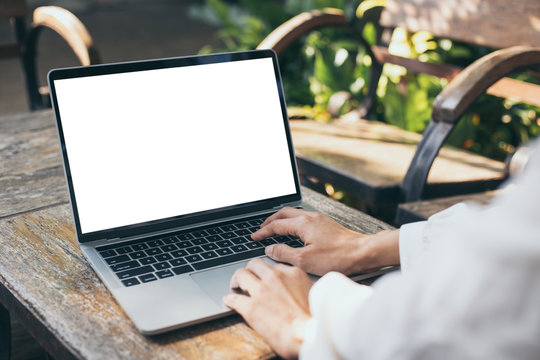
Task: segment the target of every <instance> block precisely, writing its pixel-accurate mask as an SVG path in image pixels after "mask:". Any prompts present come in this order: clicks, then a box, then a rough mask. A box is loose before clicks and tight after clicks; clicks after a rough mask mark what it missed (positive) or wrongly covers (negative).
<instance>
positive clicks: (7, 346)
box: [0, 304, 11, 360]
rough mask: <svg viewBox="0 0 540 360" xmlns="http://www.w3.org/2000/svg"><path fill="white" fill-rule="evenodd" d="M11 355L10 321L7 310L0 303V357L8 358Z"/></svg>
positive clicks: (7, 359)
mask: <svg viewBox="0 0 540 360" xmlns="http://www.w3.org/2000/svg"><path fill="white" fill-rule="evenodd" d="M10 356H11V323H10V318H9V312H8V311H7V309H6V308H5V307H4V306H3V305H2V304H0V359H2V360H4V359H5V360H9V358H10Z"/></svg>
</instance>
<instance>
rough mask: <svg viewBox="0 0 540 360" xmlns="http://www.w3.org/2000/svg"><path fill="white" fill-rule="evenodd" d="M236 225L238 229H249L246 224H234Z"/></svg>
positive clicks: (248, 225)
mask: <svg viewBox="0 0 540 360" xmlns="http://www.w3.org/2000/svg"><path fill="white" fill-rule="evenodd" d="M234 225H236V227H237V228H239V229H247V228H249V227H251V225H250V224H249V223H247V222H241V223H238V224H234Z"/></svg>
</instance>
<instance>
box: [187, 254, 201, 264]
mask: <svg viewBox="0 0 540 360" xmlns="http://www.w3.org/2000/svg"><path fill="white" fill-rule="evenodd" d="M184 259H186V261H188V262H190V263H193V262H196V261H201V260H202V257H200V256H199V255H189V256H186V257H185V258H184Z"/></svg>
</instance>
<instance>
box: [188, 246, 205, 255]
mask: <svg viewBox="0 0 540 360" xmlns="http://www.w3.org/2000/svg"><path fill="white" fill-rule="evenodd" d="M186 251H187V252H188V253H190V254H198V253H201V252H203V251H204V250H203V248H202V247H200V246H194V247H190V248H187V249H186Z"/></svg>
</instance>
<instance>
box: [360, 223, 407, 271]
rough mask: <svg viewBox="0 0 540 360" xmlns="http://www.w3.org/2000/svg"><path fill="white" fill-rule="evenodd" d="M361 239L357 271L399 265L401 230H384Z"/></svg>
mask: <svg viewBox="0 0 540 360" xmlns="http://www.w3.org/2000/svg"><path fill="white" fill-rule="evenodd" d="M359 241H360V246H359V248H358V257H357V259H358V261H357V263H356V266H355V267H356V269H355V270H356V272H365V271H368V270H374V269H378V268H382V267H385V266H390V265H399V263H400V260H399V230H391V231H382V232H380V233H377V234H374V235H369V236H365V237H362V238H360V239H359Z"/></svg>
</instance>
